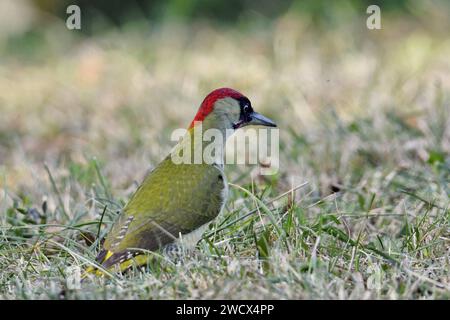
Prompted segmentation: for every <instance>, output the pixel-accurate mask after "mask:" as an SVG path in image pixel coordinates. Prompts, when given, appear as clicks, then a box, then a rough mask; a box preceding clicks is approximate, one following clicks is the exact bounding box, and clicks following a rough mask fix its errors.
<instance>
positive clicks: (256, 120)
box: [245, 112, 277, 127]
mask: <svg viewBox="0 0 450 320" xmlns="http://www.w3.org/2000/svg"><path fill="white" fill-rule="evenodd" d="M249 117H250V120H249V121H248V122H247V123H246V124H245V125H246V126H249V125H254V126H265V127H276V126H277V125H276V123H275V122H273V121H272V120H270V119H269V118H267V117H265V116H263V115H262V114H260V113H258V112H252V113H250V115H249Z"/></svg>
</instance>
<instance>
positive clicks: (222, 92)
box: [189, 88, 244, 129]
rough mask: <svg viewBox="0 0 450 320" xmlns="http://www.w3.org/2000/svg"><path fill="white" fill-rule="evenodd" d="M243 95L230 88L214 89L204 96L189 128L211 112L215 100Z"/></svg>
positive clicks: (237, 97)
mask: <svg viewBox="0 0 450 320" xmlns="http://www.w3.org/2000/svg"><path fill="white" fill-rule="evenodd" d="M243 96H244V95H243V94H242V93H240V92H238V91H236V90H233V89H230V88H220V89H216V90H214V91H213V92H211V93H210V94H208V95H207V96H206V98H205V100H203V102H202V104H201V105H200V108H199V109H198V112H197V114H196V115H195V118H194V120H192V122H191V125H190V126H189V129H190V128H192V127H193V126H194V122H195V121H203V120H204V119H205V118H206V117H207V116H208V114H210V113H211V111H212V110H213V108H214V103H216V101H217V100H219V99H223V98H227V97H231V98H234V99H239V98H241V97H243Z"/></svg>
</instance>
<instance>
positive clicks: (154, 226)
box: [88, 88, 276, 273]
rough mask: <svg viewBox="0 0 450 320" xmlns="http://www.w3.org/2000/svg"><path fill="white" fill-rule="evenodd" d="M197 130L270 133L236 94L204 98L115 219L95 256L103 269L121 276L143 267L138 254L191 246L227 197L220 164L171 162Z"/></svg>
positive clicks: (225, 90)
mask: <svg viewBox="0 0 450 320" xmlns="http://www.w3.org/2000/svg"><path fill="white" fill-rule="evenodd" d="M200 124H201V126H202V130H203V131H202V132H205V131H206V130H208V129H217V130H219V131H220V132H221V133H222V134H223V136H225V137H227V132H230V131H231V132H232V131H233V130H237V129H239V128H242V127H244V126H247V125H262V126H268V127H276V125H275V123H274V122H273V121H272V120H270V119H268V118H266V117H264V116H263V115H261V114H259V113H257V112H255V111H253V108H252V105H251V103H250V101H249V99H248V98H246V97H245V96H244V95H242V94H241V93H239V92H237V91H236V90H233V89H229V88H221V89H216V90H214V91H212V92H211V93H210V94H208V95H207V96H206V98H205V99H204V100H203V102H202V104H201V106H200V108H199V110H198V112H197V114H196V116H195V118H194V120H193V121H192V123H191V125H190V127H189V129H188V130H187V133H186V136H185V137H184V138H183V139H181V141H180V142H179V143H178V144H177V146H175V147H174V149H173V150H172V152H171V153H170V154H169V155H168V156H167V157H166V158H165V159H164V160H163V161H162V162H161V163H160V164H159V165H157V166H156V167H155V168H154V169H153V171H151V172H150V173H149V174H148V175H147V176H146V177H145V179H144V181H143V182H142V184H141V185H140V186H139V187H138V189H137V190H136V192H135V193H134V195H133V196H132V197H131V199H130V201H129V202H128V204H127V205H126V206H125V207H124V209H123V211H122V213H121V214H120V215H119V217H118V219H117V221H116V222H115V224H114V225H113V227H112V229H111V231H110V232H109V234H108V235H107V237H106V240H105V242H104V244H103V249H102V250H101V252H100V253H99V254H98V256H97V262H98V263H99V264H101V265H102V266H103V268H105V269H112V268H113V267H115V266H119V268H118V269H120V271H123V270H125V269H127V268H128V267H129V266H130V265H131V264H133V263H134V264H137V265H141V264H144V263H145V262H146V261H147V258H146V257H145V256H144V255H143V252H142V250H139V249H145V250H150V251H156V250H158V249H162V248H165V247H166V248H167V246H168V245H171V244H173V243H179V241H180V240H181V241H183V239H186V240H187V241H186V242H190V243H195V244H196V242H197V241H198V240H200V237H201V234H202V231H203V230H204V228H203V227H205V226H207V225H208V224H209V223H210V222H211V221H212V220H213V219H215V218H216V217H217V216H218V215H219V213H220V212H221V210H222V209H223V207H224V205H225V202H226V199H227V195H228V185H227V182H226V179H225V175H224V172H223V159H222V161H221V160H220V159H219V160H218V161H217V163H205V162H200V163H197V162H195V163H175V162H174V161H173V155H174V154H175V153H177V152H179V151H180V149H182V147H185V144H186V143H187V142H189V143H191V145H194V144H195V143H192V142H193V140H194V131H195V130H194V129H195V128H196V127H197V126H198V125H200ZM228 135H229V134H228ZM225 140H226V138H225ZM223 147H224V146H223ZM191 150H192V151H194V152H195V151H196V150H195V148H194V147H193V148H192V149H191ZM220 154H221V156H222V157H223V152H222V153H220ZM89 271H90V272H92V271H94V269H93V268H90V270H88V272H89ZM97 272H98V271H97ZM98 273H99V272H98Z"/></svg>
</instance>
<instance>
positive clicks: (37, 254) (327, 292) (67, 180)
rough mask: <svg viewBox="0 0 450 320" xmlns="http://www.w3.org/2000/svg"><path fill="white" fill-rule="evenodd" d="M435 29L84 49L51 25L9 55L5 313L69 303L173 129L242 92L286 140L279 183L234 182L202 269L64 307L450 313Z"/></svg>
mask: <svg viewBox="0 0 450 320" xmlns="http://www.w3.org/2000/svg"><path fill="white" fill-rule="evenodd" d="M438 17H439V16H437V17H436V19H435V20H438ZM427 21H428V23H429V24H428V25H427V26H428V28H423V27H421V25H420V24H416V23H413V22H410V21H409V20H407V19H406V20H405V19H400V18H399V19H398V20H396V19H394V18H392V20H386V22H385V24H384V26H385V27H384V29H383V30H382V31H376V32H373V31H372V32H371V31H369V30H366V29H365V28H364V27H362V26H361V25H359V24H358V21H356V22H353V23H343V24H340V25H339V26H337V27H335V28H332V29H329V30H322V31H318V30H316V29H314V28H313V27H312V26H311V25H308V24H307V23H306V22H304V21H303V20H300V19H297V18H296V17H295V16H291V15H286V16H283V17H281V18H280V19H278V20H276V21H274V22H273V23H272V24H271V25H270V28H268V29H264V30H263V29H262V28H261V27H258V28H251V27H248V28H245V29H244V30H241V31H240V32H238V31H237V30H236V29H233V28H226V27H215V26H212V25H208V24H200V25H196V24H194V25H192V26H189V27H187V26H177V25H175V24H167V25H165V24H163V25H161V26H159V27H157V28H156V27H155V28H153V29H151V30H150V31H148V30H147V29H144V28H143V26H142V25H140V24H136V25H129V26H128V27H127V28H125V29H122V30H119V29H113V28H111V30H110V32H108V33H103V34H101V35H97V36H95V37H92V38H89V39H87V38H83V37H82V36H79V35H78V34H76V33H71V32H70V31H68V30H61V29H60V28H59V27H58V26H57V25H51V26H48V27H46V28H45V29H38V30H37V31H36V33H37V34H38V35H39V37H41V38H43V39H47V40H46V44H45V46H44V45H42V44H35V45H36V47H35V48H33V49H34V50H32V51H31V52H32V53H27V54H28V56H25V57H23V56H21V57H20V58H17V57H16V56H15V55H14V54H13V53H12V52H10V51H11V50H12V49H11V48H10V46H9V44H8V43H4V45H3V46H2V47H1V48H2V49H0V50H3V51H4V55H5V61H6V62H7V63H6V64H4V65H3V66H1V68H0V74H1V76H0V92H1V98H0V107H1V110H2V117H1V118H0V157H1V162H0V187H1V188H0V190H1V195H0V269H1V271H2V272H1V273H0V298H3V299H48V298H50V299H57V298H58V297H59V293H60V290H61V289H62V288H64V287H65V286H66V285H67V283H68V282H70V281H71V277H70V275H71V274H72V273H73V272H74V270H76V268H80V269H84V268H86V267H87V266H89V265H90V264H92V263H93V261H94V258H95V256H96V253H97V252H98V250H99V245H100V243H99V239H101V238H103V237H104V235H105V234H106V232H107V231H108V228H109V227H110V226H111V224H112V222H113V221H114V219H115V217H116V215H117V212H118V211H119V210H120V209H121V208H122V207H123V206H124V204H125V203H126V201H127V199H128V198H129V197H130V195H131V194H132V192H133V191H134V190H135V188H136V186H137V183H138V181H139V180H140V179H141V178H142V177H143V176H144V174H145V172H146V171H147V170H148V169H149V168H150V167H152V166H154V165H156V164H157V163H158V161H159V160H161V159H162V157H163V156H164V155H165V153H166V152H167V151H168V150H170V147H171V143H170V141H169V137H170V132H171V130H172V129H174V128H177V127H185V126H186V125H187V124H188V123H189V122H190V120H191V118H192V117H193V114H194V112H195V111H196V108H197V106H198V104H199V103H200V101H201V99H202V98H203V96H204V95H205V94H206V93H207V92H209V91H210V90H211V89H213V88H215V87H220V86H230V87H235V88H237V89H239V90H241V91H243V92H245V93H246V94H247V95H248V96H249V98H250V99H251V100H252V102H253V105H254V107H255V109H257V110H258V111H261V112H262V113H264V114H267V115H268V116H270V117H272V118H274V119H275V120H276V121H277V123H278V124H279V126H280V129H281V131H280V140H281V141H280V143H281V150H280V161H281V164H280V171H279V173H278V174H277V175H275V176H259V175H258V174H257V173H256V171H255V170H254V169H255V168H252V167H238V166H231V167H228V168H227V169H226V170H227V175H228V177H229V181H230V182H231V184H230V199H229V201H228V203H227V206H226V210H225V212H224V213H223V215H221V216H220V217H219V219H218V220H217V221H215V222H214V223H213V224H212V225H211V226H210V228H209V230H208V231H207V232H206V233H205V234H204V238H203V240H202V241H200V242H199V244H198V245H197V248H196V251H195V252H193V253H186V254H185V255H183V256H181V257H178V258H168V257H165V256H162V255H155V258H154V259H153V260H152V262H151V263H149V265H148V266H147V268H146V270H145V271H142V270H140V269H136V268H134V269H132V270H130V271H129V272H127V273H125V274H123V275H114V278H113V279H108V278H97V279H90V280H88V281H86V282H84V283H83V284H82V285H81V288H79V289H74V290H68V291H67V294H66V297H67V298H70V299H81V298H88V299H174V298H188V299H198V298H200V299H206V298H214V299H216V298H223V299H230V298H234V299H248V298H250V299H263V298H275V299H279V298H282V299H298V298H300V299H303V298H311V299H449V298H450V275H449V272H448V270H450V255H449V253H450V251H449V248H450V206H449V194H450V183H449V182H450V156H449V154H450V123H449V119H450V78H448V74H449V73H448V71H449V69H450V65H449V63H448V58H447V57H448V56H449V54H450V39H449V38H448V34H444V33H440V32H439V31H438V28H437V27H435V26H433V19H428V20H427ZM361 23H363V22H361ZM435 23H436V25H439V26H440V27H441V26H442V24H445V23H448V22H445V21H441V20H439V23H440V24H439V23H438V22H435ZM405 25H406V26H408V28H407V31H404V32H400V31H398V30H400V29H401V26H405ZM401 30H404V29H401ZM348 34H354V35H355V37H354V38H353V40H354V41H349V39H348ZM125 35H126V36H125ZM60 39H64V42H62V43H61V42H60V41H59V40H60Z"/></svg>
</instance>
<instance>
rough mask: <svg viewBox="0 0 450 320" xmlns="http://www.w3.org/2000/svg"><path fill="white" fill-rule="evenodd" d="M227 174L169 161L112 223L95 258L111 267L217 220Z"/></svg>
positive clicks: (213, 167) (165, 161) (204, 165)
mask: <svg viewBox="0 0 450 320" xmlns="http://www.w3.org/2000/svg"><path fill="white" fill-rule="evenodd" d="M224 181H225V180H224V176H223V172H222V171H221V170H220V169H219V168H217V167H216V166H212V165H206V164H198V165H197V164H191V165H189V164H178V165H176V164H174V163H173V162H172V161H171V159H170V158H167V159H166V160H164V161H163V162H161V164H160V165H159V166H158V167H156V168H155V169H154V170H153V171H152V172H151V173H150V174H149V175H148V176H147V177H146V178H145V179H144V181H143V183H142V184H141V186H140V187H139V188H138V190H137V191H136V192H135V194H134V195H133V197H132V198H131V199H130V201H129V203H128V204H127V206H126V207H125V208H124V210H123V212H122V213H121V215H120V217H119V218H118V220H117V221H116V223H115V224H114V226H113V228H112V230H111V232H110V233H109V234H108V237H107V239H106V240H105V243H104V250H103V251H102V252H101V253H100V254H99V257H98V258H97V260H98V262H99V263H102V264H103V265H104V266H105V267H109V266H111V265H113V264H115V263H117V262H123V261H125V260H127V259H129V258H130V257H131V256H132V255H133V253H131V252H130V250H128V249H131V248H141V249H146V250H157V249H159V248H161V247H163V246H164V245H166V244H169V243H171V242H173V241H174V240H176V239H178V238H179V235H180V234H187V233H190V232H192V231H194V230H196V229H197V228H198V227H200V226H202V225H203V224H205V223H207V222H209V221H211V220H212V219H214V218H215V217H216V216H217V215H218V214H219V212H220V210H221V208H222V205H223V203H224V201H225V199H224V192H223V191H224V189H225V188H226V186H225V182H224Z"/></svg>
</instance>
